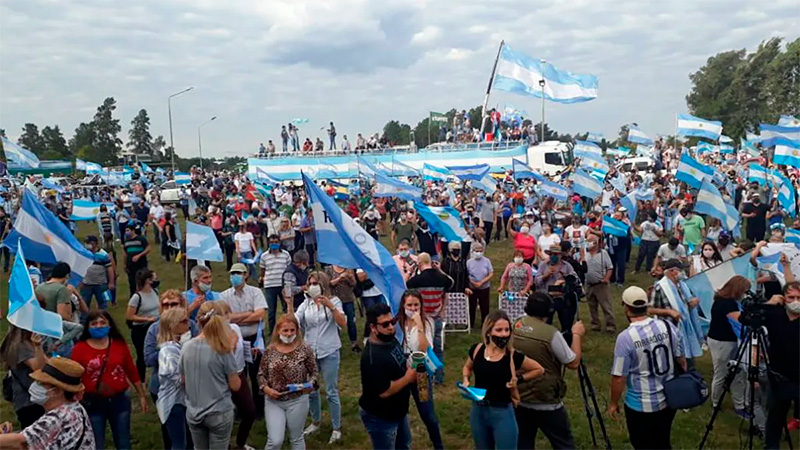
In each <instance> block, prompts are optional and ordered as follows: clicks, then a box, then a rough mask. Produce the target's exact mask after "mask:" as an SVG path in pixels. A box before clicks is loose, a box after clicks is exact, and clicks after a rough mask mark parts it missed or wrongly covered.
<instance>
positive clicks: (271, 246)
mask: <svg viewBox="0 0 800 450" xmlns="http://www.w3.org/2000/svg"><path fill="white" fill-rule="evenodd" d="M280 249H281V244H269V250H270V251H272V252H274V251H278V250H280Z"/></svg>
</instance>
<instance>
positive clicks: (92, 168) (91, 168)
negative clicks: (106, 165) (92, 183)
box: [86, 161, 103, 175]
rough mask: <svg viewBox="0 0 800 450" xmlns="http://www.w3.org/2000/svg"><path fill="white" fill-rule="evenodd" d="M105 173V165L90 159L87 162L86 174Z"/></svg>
mask: <svg viewBox="0 0 800 450" xmlns="http://www.w3.org/2000/svg"><path fill="white" fill-rule="evenodd" d="M100 173H103V166H101V165H100V164H97V163H93V162H90V161H87V162H86V174H87V175H97V174H100Z"/></svg>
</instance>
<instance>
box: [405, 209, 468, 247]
mask: <svg viewBox="0 0 800 450" xmlns="http://www.w3.org/2000/svg"><path fill="white" fill-rule="evenodd" d="M414 209H415V210H416V211H417V212H418V213H419V215H420V216H422V218H423V219H425V222H427V223H428V226H430V228H431V230H432V231H434V232H436V233H437V234H439V236H441V237H443V238H445V240H447V241H464V240H469V234H468V233H467V230H466V229H465V228H464V222H463V221H462V220H461V217H460V215H459V213H458V211H457V210H456V209H455V208H453V207H451V206H428V205H426V204H424V203H422V202H414Z"/></svg>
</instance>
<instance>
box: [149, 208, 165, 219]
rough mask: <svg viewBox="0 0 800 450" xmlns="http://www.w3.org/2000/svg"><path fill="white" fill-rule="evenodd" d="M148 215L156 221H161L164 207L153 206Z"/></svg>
mask: <svg viewBox="0 0 800 450" xmlns="http://www.w3.org/2000/svg"><path fill="white" fill-rule="evenodd" d="M150 214H151V215H152V216H153V217H154V218H155V219H156V220H161V218H162V217H164V207H163V206H161V205H158V206H153V207H152V208H150Z"/></svg>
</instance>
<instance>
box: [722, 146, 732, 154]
mask: <svg viewBox="0 0 800 450" xmlns="http://www.w3.org/2000/svg"><path fill="white" fill-rule="evenodd" d="M719 152H720V153H721V154H723V155H730V154H731V153H733V145H730V144H719Z"/></svg>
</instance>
